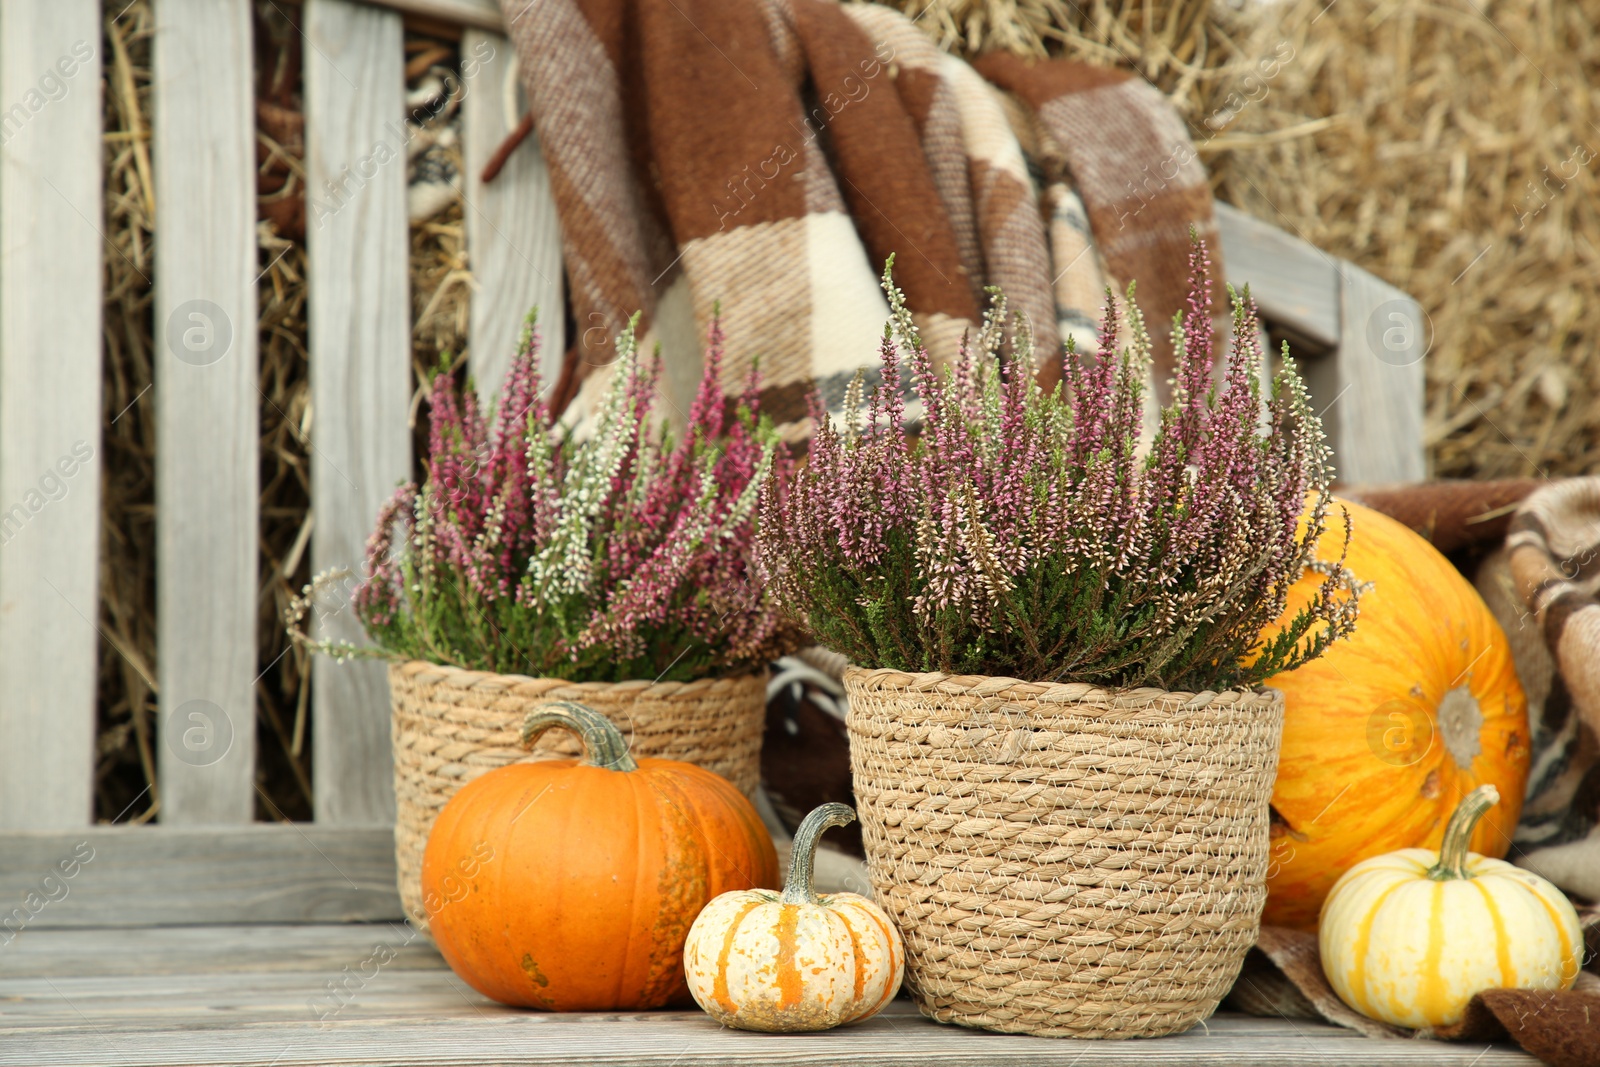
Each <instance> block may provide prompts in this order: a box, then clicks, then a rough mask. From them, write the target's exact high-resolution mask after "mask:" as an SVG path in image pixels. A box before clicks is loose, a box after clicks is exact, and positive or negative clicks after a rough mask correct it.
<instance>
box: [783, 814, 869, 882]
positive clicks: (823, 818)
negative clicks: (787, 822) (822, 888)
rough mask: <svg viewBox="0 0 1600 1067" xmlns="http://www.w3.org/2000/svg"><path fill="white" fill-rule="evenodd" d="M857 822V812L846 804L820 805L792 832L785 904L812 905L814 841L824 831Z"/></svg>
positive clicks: (815, 851) (815, 850)
mask: <svg viewBox="0 0 1600 1067" xmlns="http://www.w3.org/2000/svg"><path fill="white" fill-rule="evenodd" d="M855 821H856V812H855V809H854V808H852V807H851V806H850V805H848V804H823V805H822V806H820V807H817V808H813V809H812V810H811V813H810V814H809V815H807V816H806V817H805V818H804V819H803V820H801V822H800V828H799V829H798V830H796V831H795V832H794V845H793V846H792V850H791V851H790V853H789V879H788V881H786V882H784V884H783V897H782V902H783V903H784V904H815V903H816V902H817V894H816V892H815V891H814V890H813V889H812V888H811V875H812V867H813V866H814V864H815V862H816V854H817V839H818V838H820V837H821V836H822V834H823V831H825V830H829V829H832V828H833V827H835V826H844V825H846V824H848V823H853V822H855Z"/></svg>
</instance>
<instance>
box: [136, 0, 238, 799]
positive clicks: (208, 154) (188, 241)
mask: <svg viewBox="0 0 1600 1067" xmlns="http://www.w3.org/2000/svg"><path fill="white" fill-rule="evenodd" d="M155 17H156V34H155V42H154V67H155V77H154V79H153V82H154V88H153V91H152V95H153V97H154V101H153V117H154V123H153V125H154V138H155V140H154V152H155V164H156V166H155V181H156V205H157V210H158V211H159V216H158V218H159V221H158V224H157V226H156V234H155V246H156V247H155V261H156V279H155V343H156V388H155V400H156V417H157V419H158V420H159V429H158V435H157V454H156V512H157V523H156V585H157V589H156V607H157V636H156V640H157V644H158V646H159V647H160V649H161V656H160V668H159V675H158V680H159V682H160V691H161V697H160V700H161V724H162V730H161V733H162V741H163V744H162V745H161V749H160V761H159V766H160V775H161V797H160V799H161V819H162V820H163V821H164V822H169V823H174V824H187V825H195V824H208V823H209V824H216V823H244V822H249V821H250V819H251V818H252V817H253V814H254V808H255V794H254V788H253V787H254V778H255V750H256V745H255V737H256V731H255V697H254V684H255V677H256V674H257V666H256V644H255V621H256V571H257V567H258V560H259V553H258V549H257V543H258V541H259V534H258V527H257V518H256V498H257V485H258V478H259V475H258V471H259V468H260V456H259V454H258V447H259V443H258V441H257V427H258V424H259V411H260V405H261V394H260V392H259V390H258V388H257V385H256V371H257V368H256V329H255V322H256V275H257V274H258V273H259V271H260V269H261V268H260V266H259V265H258V262H257V260H258V254H257V249H256V186H255V160H256V156H255V110H254V98H253V87H252V85H251V76H250V72H251V55H252V52H251V37H250V5H249V3H248V0H159V2H158V3H157V4H156V5H155Z"/></svg>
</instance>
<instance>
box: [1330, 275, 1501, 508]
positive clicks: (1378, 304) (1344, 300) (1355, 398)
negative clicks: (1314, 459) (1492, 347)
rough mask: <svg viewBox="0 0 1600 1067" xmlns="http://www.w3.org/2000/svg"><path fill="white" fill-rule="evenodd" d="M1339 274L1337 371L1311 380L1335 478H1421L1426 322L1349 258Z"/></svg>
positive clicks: (1429, 333)
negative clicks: (1330, 378) (1328, 377)
mask: <svg viewBox="0 0 1600 1067" xmlns="http://www.w3.org/2000/svg"><path fill="white" fill-rule="evenodd" d="M1339 273H1340V275H1341V277H1342V279H1343V284H1342V285H1341V287H1340V295H1341V300H1340V317H1341V320H1342V324H1341V326H1340V331H1341V332H1340V341H1339V353H1338V358H1337V360H1336V361H1335V362H1334V367H1333V373H1334V375H1335V376H1336V377H1335V380H1334V381H1332V382H1329V383H1327V384H1325V385H1322V386H1321V388H1320V392H1318V391H1316V389H1317V382H1316V381H1315V380H1314V379H1313V381H1312V385H1313V390H1314V391H1313V396H1314V397H1316V399H1317V400H1318V406H1319V407H1324V406H1325V407H1326V412H1325V414H1324V415H1323V416H1322V421H1323V425H1324V426H1325V427H1327V429H1328V431H1329V438H1330V440H1331V442H1332V444H1333V450H1334V458H1335V461H1336V462H1337V464H1338V468H1339V477H1340V478H1342V479H1343V480H1344V481H1347V482H1356V483H1364V484H1367V485H1381V484H1386V483H1395V482H1415V481H1420V480H1422V479H1423V478H1425V477H1426V476H1427V459H1426V456H1425V453H1424V451H1423V444H1422V418H1423V405H1424V397H1423V389H1424V385H1423V361H1424V360H1425V359H1426V358H1427V355H1428V348H1429V346H1430V345H1431V344H1432V341H1433V327H1432V324H1431V323H1430V322H1429V320H1428V316H1427V314H1426V313H1425V312H1424V311H1423V310H1422V308H1421V307H1420V306H1418V304H1417V302H1416V301H1415V300H1413V299H1411V298H1410V297H1409V296H1407V295H1406V294H1405V293H1403V292H1401V291H1400V290H1399V289H1396V288H1395V287H1394V286H1392V285H1389V284H1388V283H1386V282H1384V281H1381V280H1380V279H1378V278H1375V277H1374V276H1372V275H1371V274H1368V273H1367V272H1366V271H1364V270H1362V269H1361V268H1359V267H1356V266H1354V265H1352V264H1349V263H1340V264H1339ZM1323 373H1325V372H1323ZM1330 390H1335V391H1333V392H1330ZM1530 473H1531V472H1530Z"/></svg>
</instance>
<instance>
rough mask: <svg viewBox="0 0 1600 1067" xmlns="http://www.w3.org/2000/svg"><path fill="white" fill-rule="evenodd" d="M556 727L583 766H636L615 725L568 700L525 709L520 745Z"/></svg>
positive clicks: (632, 768) (615, 768) (525, 745)
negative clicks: (571, 739) (568, 735)
mask: <svg viewBox="0 0 1600 1067" xmlns="http://www.w3.org/2000/svg"><path fill="white" fill-rule="evenodd" d="M555 728H561V729H566V730H571V731H572V732H573V733H575V734H577V735H578V738H579V739H580V740H581V741H582V743H583V759H582V761H581V762H582V763H583V764H584V765H585V766H589V767H604V768H606V769H607V770H611V771H636V770H638V769H639V764H638V763H636V762H635V761H634V758H633V756H632V754H631V753H629V751H628V742H627V739H626V738H624V737H623V736H622V732H621V731H620V730H618V729H617V727H616V725H615V724H614V723H612V721H611V720H610V719H608V718H606V717H605V716H604V715H602V714H600V713H599V712H598V711H595V710H594V709H593V708H589V707H585V706H584V705H582V704H575V703H573V702H572V701H570V700H553V701H551V702H550V703H548V704H544V705H541V706H540V707H537V708H535V709H534V710H532V711H530V712H528V717H527V718H526V719H524V720H522V747H523V748H532V747H533V742H534V739H535V738H536V737H538V736H539V735H540V734H542V733H544V732H545V731H546V730H550V729H555ZM839 806H840V807H843V805H839ZM846 810H849V809H846ZM853 817H854V815H853V814H852V818H853Z"/></svg>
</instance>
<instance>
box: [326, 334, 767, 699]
mask: <svg viewBox="0 0 1600 1067" xmlns="http://www.w3.org/2000/svg"><path fill="white" fill-rule="evenodd" d="M721 356H722V336H721V332H720V329H719V328H718V327H717V326H716V325H713V327H712V333H711V343H710V346H709V349H708V352H707V356H706V360H705V367H704V377H703V379H702V381H701V383H700V388H699V392H698V394H697V395H696V397H695V400H694V403H693V405H692V407H691V409H690V411H689V413H688V423H687V427H686V429H685V430H684V432H683V433H682V435H681V436H679V437H677V438H676V439H674V437H673V435H671V434H670V433H669V432H668V430H667V429H666V428H665V427H664V426H658V425H657V421H656V420H653V419H652V417H651V416H652V398H653V396H654V395H655V385H656V377H657V374H658V373H659V369H660V367H659V360H658V359H656V358H649V359H646V358H642V357H641V355H640V353H639V352H638V350H637V347H636V344H635V340H634V328H633V326H632V325H630V326H629V328H628V330H627V331H626V332H625V333H624V334H623V335H622V337H621V338H620V339H619V341H618V344H617V359H616V363H615V365H614V366H613V367H612V368H611V370H612V373H613V377H612V380H611V382H610V384H609V386H608V388H607V389H606V391H605V393H604V395H603V397H602V398H601V400H600V402H599V404H598V406H597V408H596V410H595V412H594V414H593V416H592V419H591V421H590V423H589V425H588V432H587V434H586V436H584V437H583V439H582V440H579V439H577V438H576V437H574V436H573V435H572V434H571V433H566V432H562V431H559V430H558V429H556V428H554V427H552V425H551V423H552V419H551V412H550V411H549V409H548V407H547V405H546V403H545V400H544V397H543V390H542V388H541V386H540V381H539V374H538V370H537V366H538V345H537V340H536V336H535V334H534V332H533V329H532V322H531V319H530V323H529V328H528V329H527V330H526V331H525V332H524V335H523V342H522V344H521V346H520V350H519V352H518V354H517V357H516V359H515V361H514V362H513V364H512V367H511V370H510V372H509V374H508V375H507V377H506V382H505V386H504V388H503V390H502V391H501V394H500V397H499V409H498V411H497V412H495V413H493V414H492V415H486V414H485V413H484V412H483V411H482V410H481V409H480V407H479V404H478V401H477V398H476V395H475V393H474V391H473V389H472V388H470V386H469V387H468V388H467V389H466V390H465V391H458V390H457V388H456V386H455V383H454V381H453V379H452V377H451V376H450V375H448V374H445V373H442V372H441V373H439V374H437V375H436V376H435V377H434V379H433V381H432V383H431V391H430V396H429V408H430V419H431V428H430V432H429V440H428V458H427V463H426V479H425V480H424V482H423V484H422V485H421V487H420V488H419V487H418V486H416V485H406V486H403V487H402V488H401V489H400V490H399V492H397V493H396V494H395V496H394V498H393V499H392V500H391V501H390V502H389V504H388V505H387V506H385V508H384V509H383V511H382V513H381V514H380V515H379V516H378V523H377V530H376V531H375V532H374V534H373V535H372V538H371V540H370V541H369V542H368V546H367V561H366V580H365V582H364V583H363V584H362V585H361V587H360V588H359V589H358V590H357V592H356V595H355V607H356V611H357V613H358V615H359V617H360V619H361V621H362V623H363V624H364V626H365V627H366V630H367V633H368V634H369V635H370V636H371V637H372V639H373V640H374V641H375V642H376V643H377V645H378V647H379V649H380V650H381V651H382V652H384V653H387V654H388V655H391V656H396V657H403V658H414V659H426V660H432V661H435V662H440V663H449V664H454V665H456V666H460V667H467V668H470V669H475V670H487V671H494V672H498V673H514V674H532V675H543V676H550V677H558V678H569V679H573V680H577V681H593V682H615V681H626V680H629V679H636V678H642V679H646V680H662V679H664V680H671V681H687V680H690V679H693V678H699V677H704V676H707V675H711V674H722V673H737V672H740V671H743V670H746V669H750V668H754V667H757V666H759V665H761V664H764V663H765V662H766V661H767V660H769V659H771V658H774V657H776V656H778V655H782V654H783V653H784V652H785V651H787V650H788V647H789V645H790V644H791V633H792V631H791V629H790V628H789V627H788V626H787V625H786V624H785V623H783V621H782V619H781V616H780V615H779V614H778V612H777V611H776V609H775V608H774V606H773V605H772V604H771V602H770V601H769V600H768V598H767V597H766V595H765V593H764V591H763V590H762V588H761V586H760V585H759V583H756V582H755V581H754V580H753V576H752V574H751V548H752V541H753V538H754V524H755V511H756V502H757V498H758V494H759V491H760V486H761V483H762V480H763V479H764V478H765V477H766V476H767V475H768V474H769V473H773V472H781V471H782V470H783V469H784V464H785V463H786V458H785V454H784V453H782V452H781V450H780V446H779V445H778V443H777V439H776V437H775V435H774V434H773V432H772V430H771V427H770V426H769V425H768V424H767V423H766V422H765V421H763V420H760V419H759V417H758V412H757V404H756V395H757V393H756V386H757V380H756V374H755V371H754V370H752V372H751V374H750V377H749V380H748V383H747V386H746V388H745V390H744V394H743V395H742V396H741V397H739V398H738V399H737V401H736V402H734V403H732V404H730V403H729V398H727V397H725V396H724V395H723V392H722V389H721V387H720V385H719V384H718V383H719V380H720V379H719V375H720V369H721ZM730 408H731V409H732V410H730ZM343 651H346V652H349V651H354V650H351V649H348V648H346V649H344V650H343Z"/></svg>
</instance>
